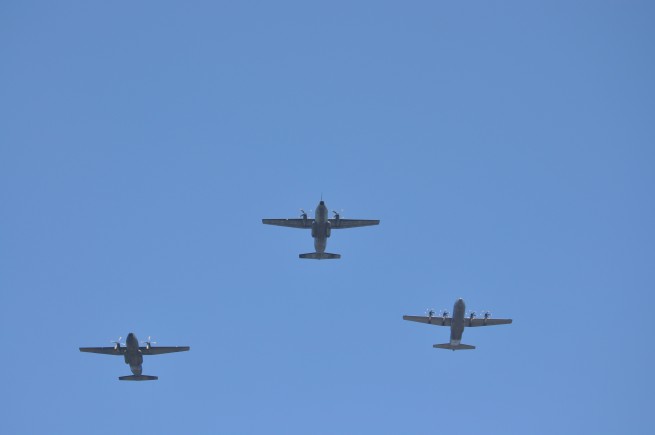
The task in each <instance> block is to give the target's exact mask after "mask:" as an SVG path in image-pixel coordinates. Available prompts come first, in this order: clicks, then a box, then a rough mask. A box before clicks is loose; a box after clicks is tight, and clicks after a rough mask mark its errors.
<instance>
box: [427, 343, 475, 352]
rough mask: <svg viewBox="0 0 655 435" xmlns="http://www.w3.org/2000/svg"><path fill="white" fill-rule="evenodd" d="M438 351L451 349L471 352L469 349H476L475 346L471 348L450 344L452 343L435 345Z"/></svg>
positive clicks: (465, 345) (468, 345) (469, 346)
mask: <svg viewBox="0 0 655 435" xmlns="http://www.w3.org/2000/svg"><path fill="white" fill-rule="evenodd" d="M432 347H435V348H437V349H450V350H469V349H475V346H471V345H470V344H461V343H460V344H450V343H444V344H435V345H434V346H432Z"/></svg>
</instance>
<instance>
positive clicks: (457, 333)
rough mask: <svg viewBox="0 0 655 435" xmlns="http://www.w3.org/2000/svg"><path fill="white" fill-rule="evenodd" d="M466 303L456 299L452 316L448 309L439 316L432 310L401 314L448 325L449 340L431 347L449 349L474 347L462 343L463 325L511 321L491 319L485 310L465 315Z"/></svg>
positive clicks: (438, 324) (488, 324)
mask: <svg viewBox="0 0 655 435" xmlns="http://www.w3.org/2000/svg"><path fill="white" fill-rule="evenodd" d="M465 312H466V305H465V304H464V299H461V298H460V299H457V300H456V301H455V306H454V307H453V317H448V314H449V313H448V311H444V312H443V313H441V316H435V315H434V314H435V313H434V310H428V315H427V316H403V320H409V321H412V322H420V323H428V324H430V325H437V326H450V342H449V343H444V344H435V345H434V346H433V347H436V348H437V349H450V350H453V351H455V350H466V349H475V346H471V345H469V344H462V334H463V333H464V327H469V328H470V327H473V326H493V325H506V324H508V323H512V319H492V318H491V313H489V312H488V311H486V312H485V313H484V317H482V318H476V316H475V313H474V312H471V313H470V315H469V316H465Z"/></svg>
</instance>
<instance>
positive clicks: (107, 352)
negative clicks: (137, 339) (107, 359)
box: [80, 346, 126, 355]
mask: <svg viewBox="0 0 655 435" xmlns="http://www.w3.org/2000/svg"><path fill="white" fill-rule="evenodd" d="M125 350H126V348H124V347H119V348H118V349H117V348H115V347H113V346H112V347H80V352H89V353H101V354H104V355H123V354H124V353H125Z"/></svg>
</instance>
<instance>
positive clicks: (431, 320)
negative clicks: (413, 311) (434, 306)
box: [403, 316, 453, 326]
mask: <svg viewBox="0 0 655 435" xmlns="http://www.w3.org/2000/svg"><path fill="white" fill-rule="evenodd" d="M403 320H409V321H410V322H419V323H428V324H430V325H436V326H450V324H451V323H452V321H453V319H452V317H440V316H433V317H427V316H403Z"/></svg>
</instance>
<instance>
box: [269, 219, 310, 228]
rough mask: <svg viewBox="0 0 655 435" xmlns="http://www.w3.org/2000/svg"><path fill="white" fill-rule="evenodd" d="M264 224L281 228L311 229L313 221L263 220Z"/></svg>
mask: <svg viewBox="0 0 655 435" xmlns="http://www.w3.org/2000/svg"><path fill="white" fill-rule="evenodd" d="M262 223H263V224H266V225H277V226H280V227H290V228H311V227H312V220H311V219H262Z"/></svg>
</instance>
